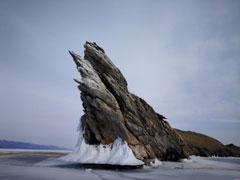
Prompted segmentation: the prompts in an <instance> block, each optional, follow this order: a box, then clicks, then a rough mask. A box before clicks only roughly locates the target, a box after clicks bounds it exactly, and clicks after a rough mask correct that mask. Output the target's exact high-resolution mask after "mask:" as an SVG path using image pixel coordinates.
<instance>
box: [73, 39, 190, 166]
mask: <svg viewBox="0 0 240 180" xmlns="http://www.w3.org/2000/svg"><path fill="white" fill-rule="evenodd" d="M84 47H85V51H84V54H85V55H84V58H82V57H80V56H79V55H77V54H75V53H74V52H73V51H69V52H70V54H71V56H72V57H73V60H74V62H75V63H76V65H77V70H78V71H79V72H80V74H81V76H82V79H81V80H77V79H75V81H76V82H77V83H78V84H79V86H78V88H79V90H80V91H81V99H82V102H83V107H84V112H85V114H84V115H83V116H82V117H81V121H82V127H83V129H84V135H83V136H84V138H85V140H86V141H87V143H89V144H99V143H102V144H109V143H111V142H113V141H114V140H115V139H116V138H118V137H121V138H122V139H123V140H125V141H127V143H128V145H129V147H130V148H131V149H132V150H133V153H134V155H135V156H136V158H138V159H140V160H143V161H145V162H146V163H148V162H150V161H151V160H152V159H155V158H158V159H159V160H178V159H179V158H185V157H188V156H189V149H188V147H187V146H186V144H185V143H184V142H183V140H182V139H181V137H180V136H179V135H178V134H177V133H176V132H175V130H174V129H172V128H171V126H170V125H169V124H168V122H167V121H165V120H164V119H166V118H165V117H164V116H162V115H160V114H158V113H156V112H155V111H154V110H153V108H152V107H151V106H150V105H148V104H147V103H146V102H145V101H144V100H143V99H141V98H140V97H137V96H136V95H134V94H131V93H130V92H129V91H128V88H127V81H126V79H125V78H124V76H123V75H122V73H121V71H120V70H119V69H118V68H117V67H116V66H115V65H114V64H113V62H112V61H111V60H110V59H109V57H108V56H107V55H106V54H105V51H104V50H103V49H102V48H101V47H99V46H98V45H97V44H96V43H95V42H94V43H90V42H86V43H85V45H84Z"/></svg>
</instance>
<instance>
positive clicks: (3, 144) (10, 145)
mask: <svg viewBox="0 0 240 180" xmlns="http://www.w3.org/2000/svg"><path fill="white" fill-rule="evenodd" d="M1 148H6V149H39V150H71V149H68V148H63V147H58V146H52V145H39V144H31V143H26V142H19V141H7V140H0V149H1Z"/></svg>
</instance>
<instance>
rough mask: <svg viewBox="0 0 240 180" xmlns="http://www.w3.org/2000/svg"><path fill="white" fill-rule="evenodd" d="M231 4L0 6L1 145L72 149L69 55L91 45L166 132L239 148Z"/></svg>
mask: <svg viewBox="0 0 240 180" xmlns="http://www.w3.org/2000/svg"><path fill="white" fill-rule="evenodd" d="M239 19H240V1H238V0H229V1H228V0H212V1H207V0H193V1H190V0H182V1H177V0H173V1H162V0H159V1H145V0H139V1H135V0H132V1H125V0H124V1H110V0H103V1H94V0H93V1H75V0H71V1H57V0H52V1H47V0H43V1H31V0H22V1H18V0H9V1H4V0H0V39H1V41H0V84H1V85H0V92H1V94H0V99H1V101H0V139H4V140H14V141H24V142H29V143H35V144H43V145H56V146H61V147H67V148H73V147H74V146H75V143H76V141H77V138H78V133H77V131H76V129H77V125H78V122H79V119H80V117H81V115H83V111H82V109H83V108H82V102H81V100H80V92H79V90H78V89H77V84H76V83H75V82H74V81H73V78H79V77H80V74H79V73H78V72H77V70H76V67H75V64H74V62H73V61H72V57H71V56H70V55H69V53H68V50H73V51H75V52H76V53H78V54H80V55H81V56H82V55H83V50H84V48H83V44H84V43H85V41H91V42H96V43H97V44H98V45H100V46H101V47H102V48H103V49H104V50H105V52H106V54H107V55H108V56H109V57H110V59H111V60H112V61H113V63H114V64H115V65H116V66H117V67H118V68H119V69H120V70H121V72H122V73H123V75H124V76H125V78H126V80H127V82H128V88H129V91H130V92H132V93H134V94H136V95H138V96H140V97H141V98H143V99H144V100H146V102H147V103H149V104H150V105H151V106H152V107H153V108H154V110H155V111H156V112H158V113H160V114H162V115H164V116H166V117H167V121H168V122H169V123H170V125H171V126H172V127H174V128H178V129H182V130H191V131H195V132H199V133H203V134H206V135H208V136H211V137H213V138H216V139H217V140H219V141H221V142H222V143H223V144H229V143H233V144H236V145H238V146H240V139H239V137H240V59H239V58H240V22H239Z"/></svg>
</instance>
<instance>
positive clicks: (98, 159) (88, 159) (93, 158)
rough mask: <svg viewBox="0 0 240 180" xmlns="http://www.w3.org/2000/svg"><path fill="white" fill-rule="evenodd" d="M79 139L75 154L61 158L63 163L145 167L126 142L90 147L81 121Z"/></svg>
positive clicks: (120, 140)
mask: <svg viewBox="0 0 240 180" xmlns="http://www.w3.org/2000/svg"><path fill="white" fill-rule="evenodd" d="M78 131H79V138H78V142H77V145H76V147H75V149H74V150H73V152H71V153H69V154H68V155H66V156H63V157H61V158H60V159H61V160H63V161H68V162H74V163H82V164H111V165H128V166H137V165H143V164H144V163H143V161H141V160H138V159H136V157H135V156H134V154H133V152H132V150H131V149H130V148H129V147H128V144H127V142H126V141H123V140H122V139H121V138H117V139H116V140H115V141H114V142H113V143H110V144H108V145H103V144H99V145H89V144H87V143H86V141H85V139H84V138H83V131H82V127H81V121H80V122H79V126H78Z"/></svg>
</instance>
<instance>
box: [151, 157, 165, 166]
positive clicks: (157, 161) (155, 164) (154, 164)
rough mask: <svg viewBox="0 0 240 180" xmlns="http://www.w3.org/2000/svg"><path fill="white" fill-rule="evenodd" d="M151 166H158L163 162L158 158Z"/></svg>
mask: <svg viewBox="0 0 240 180" xmlns="http://www.w3.org/2000/svg"><path fill="white" fill-rule="evenodd" d="M150 166H151V167H158V166H162V162H161V161H159V160H158V159H155V160H154V161H153V162H151V163H150Z"/></svg>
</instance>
